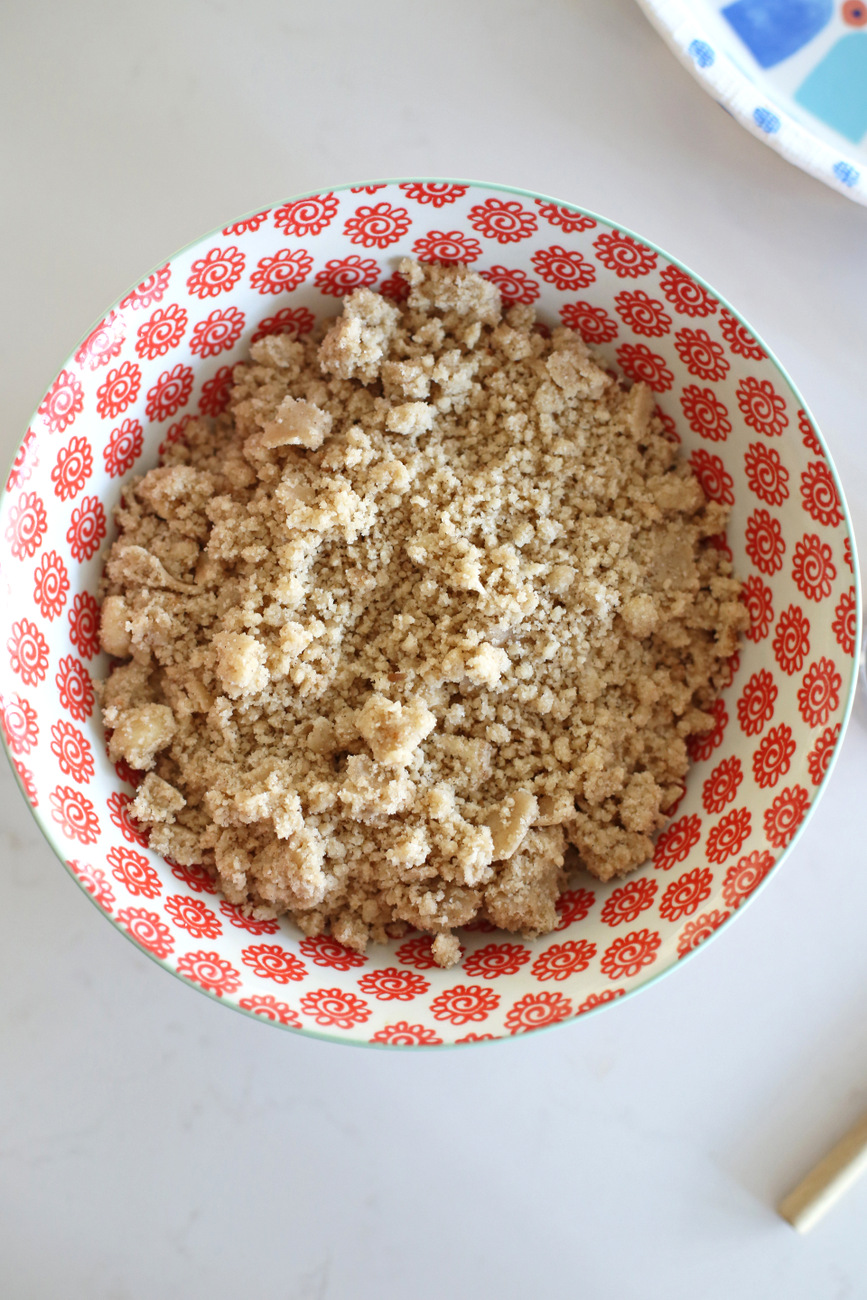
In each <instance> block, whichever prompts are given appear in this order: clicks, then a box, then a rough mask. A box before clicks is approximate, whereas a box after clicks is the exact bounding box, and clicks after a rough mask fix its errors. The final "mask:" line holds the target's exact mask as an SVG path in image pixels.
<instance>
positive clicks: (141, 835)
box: [107, 790, 148, 846]
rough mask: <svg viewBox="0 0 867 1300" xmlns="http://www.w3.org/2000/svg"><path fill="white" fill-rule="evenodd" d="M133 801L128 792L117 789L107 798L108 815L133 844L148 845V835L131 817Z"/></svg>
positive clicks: (124, 836) (125, 837)
mask: <svg viewBox="0 0 867 1300" xmlns="http://www.w3.org/2000/svg"><path fill="white" fill-rule="evenodd" d="M131 803H132V799H131V798H130V796H129V795H128V794H123V793H122V792H121V791H119V790H115V791H114V792H113V793H112V794H110V795H109V797H108V800H107V806H108V815H109V817H110V818H111V820H112V822H113V823H114V825H115V826H116V827H117V829H118V830H119V831H120V833H121V835H122V836H123V838H124V839H125V840H129V842H130V843H131V844H141V845H142V846H145V845H147V842H148V837H147V835H146V834H145V832H144V831H142V830H139V828H138V826H136V824H135V822H134V821H133V820H132V818H131V817H130V814H129V805H130V804H131Z"/></svg>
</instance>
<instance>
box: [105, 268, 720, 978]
mask: <svg viewBox="0 0 867 1300" xmlns="http://www.w3.org/2000/svg"><path fill="white" fill-rule="evenodd" d="M401 270H402V273H403V274H404V276H405V277H406V278H407V280H408V281H409V283H410V286H411V292H410V296H409V299H408V301H407V302H406V303H405V304H404V305H403V306H401V307H397V306H395V305H394V304H392V303H391V302H389V301H388V300H387V299H385V298H383V297H380V296H379V295H377V294H375V293H372V292H370V291H368V290H359V291H357V292H356V293H354V294H352V296H351V297H349V298H348V299H347V300H346V301H345V303H344V305H343V313H342V315H341V316H340V317H339V318H338V319H337V320H335V321H333V322H331V323H330V328H328V330H327V332H326V333H324V336H323V337H321V339H316V338H311V339H308V340H305V341H303V342H297V341H293V340H291V339H289V338H288V337H286V336H273V337H268V338H265V339H262V340H261V341H260V342H258V343H256V344H254V345H253V347H252V348H251V356H252V359H251V360H250V361H249V362H245V363H243V364H241V365H238V366H237V367H236V368H235V372H234V388H233V390H232V397H231V401H230V404H229V409H228V410H227V412H226V413H225V414H224V415H222V416H220V417H219V418H218V419H217V420H216V422H205V421H193V422H192V423H190V424H189V425H188V426H187V429H186V431H185V436H184V440H183V441H181V442H178V443H175V444H174V445H171V446H169V447H168V448H167V450H166V452H165V455H164V458H163V462H164V463H163V464H162V466H161V467H160V468H158V469H154V470H151V471H150V472H149V473H148V474H146V475H144V477H143V478H139V479H137V480H134V481H132V482H130V483H128V484H127V485H126V486H125V489H124V499H123V502H122V504H121V506H120V507H119V508H118V510H117V512H116V518H117V523H118V526H119V529H120V537H119V540H118V541H117V542H116V543H115V544H114V546H113V548H112V550H111V554H110V556H109V559H108V563H107V566H106V570H105V577H104V588H103V595H104V602H103V607H102V633H101V634H102V644H103V646H104V648H105V649H106V650H107V651H108V652H109V653H110V654H112V655H115V656H117V657H118V658H119V659H122V660H125V662H124V663H122V664H119V665H118V666H116V667H115V669H114V671H113V673H112V674H111V675H110V677H109V678H108V680H107V681H106V682H105V683H104V684H103V688H102V702H103V715H104V720H105V725H106V728H107V730H108V731H109V733H110V740H109V750H110V754H111V757H112V760H113V761H115V762H119V761H121V760H123V761H125V762H126V763H127V764H128V765H130V766H131V767H133V768H136V769H139V770H141V771H144V772H146V773H147V775H146V776H145V778H144V780H143V781H142V782H141V784H140V785H139V788H138V792H137V796H136V799H135V801H134V804H133V808H132V811H133V813H134V815H135V817H136V818H137V820H138V821H139V822H140V823H141V824H143V825H144V826H146V827H148V828H149V830H150V844H151V846H152V847H153V848H154V849H156V850H157V851H159V852H161V853H164V854H166V855H168V856H169V857H171V858H173V859H174V860H176V861H178V862H180V863H188V864H192V863H198V862H201V863H204V864H206V865H207V866H210V867H211V869H213V870H214V871H215V872H216V873H217V876H218V877H219V883H220V886H221V888H222V889H223V891H224V892H225V894H226V897H227V898H228V899H230V900H231V901H232V902H235V903H239V904H244V905H247V906H248V907H250V908H252V909H253V910H254V911H255V912H256V914H257V915H263V914H267V915H275V914H277V913H282V912H287V913H288V914H289V915H290V916H291V917H292V918H293V920H294V921H295V922H296V923H297V924H298V926H300V928H301V929H302V930H303V931H304V932H305V933H306V934H319V933H321V932H323V931H329V932H330V933H331V934H333V935H334V936H335V937H336V938H337V939H338V940H339V941H340V942H341V943H344V944H346V945H349V946H350V947H353V948H357V949H362V950H363V949H364V947H365V945H366V943H367V942H368V940H370V939H372V940H375V941H383V940H385V939H386V938H387V937H389V936H394V935H399V934H401V933H403V932H405V931H406V929H407V928H408V927H410V926H415V927H417V928H418V929H420V930H423V931H428V932H430V933H432V934H433V935H435V936H436V937H435V940H434V955H435V957H436V959H437V960H438V961H439V962H440V963H441V964H443V965H449V964H451V963H453V962H454V961H455V960H457V958H458V954H459V945H458V941H457V938H456V936H455V935H454V934H453V931H454V929H455V928H456V927H459V926H462V925H465V924H467V923H468V922H471V921H472V920H473V919H474V918H478V919H485V920H487V921H489V922H491V923H493V924H494V925H496V926H500V927H502V928H504V929H506V930H513V931H519V932H522V933H524V934H539V933H542V932H545V931H549V930H551V929H553V928H554V927H555V926H556V924H557V922H558V915H557V912H556V908H555V903H556V900H557V897H558V894H559V892H560V890H561V889H562V888H563V886H564V884H565V880H566V875H565V870H564V864H565V868H566V869H569V868H571V867H572V866H576V865H583V866H584V867H585V868H586V869H587V870H588V871H590V872H592V873H593V874H594V875H596V876H598V877H600V878H601V879H603V880H606V879H609V878H611V877H613V876H617V875H621V874H622V873H624V872H628V871H631V870H632V869H634V868H635V867H637V866H639V865H640V864H641V863H643V862H644V861H646V859H647V858H648V857H649V856H650V854H651V852H652V842H651V839H650V836H651V835H652V834H653V833H654V832H655V831H656V830H657V829H659V828H660V827H661V826H662V825H663V824H664V823H665V821H666V810H667V809H668V808H670V807H671V806H672V804H673V803H674V801H675V800H676V798H677V796H678V795H679V794H680V791H681V788H682V783H683V777H684V774H685V772H686V769H687V748H686V741H687V738H688V737H689V736H690V735H691V734H692V733H695V732H701V731H704V730H706V729H707V728H708V726H709V725H710V723H711V721H712V719H711V718H710V717H709V715H708V708H709V707H710V705H711V704H712V703H713V701H714V699H715V697H716V694H717V692H718V690H719V689H720V687H721V685H722V684H723V682H724V680H725V676H726V665H725V660H726V659H727V658H728V657H729V656H730V655H731V654H732V652H733V651H734V649H735V643H736V640H737V635H738V632H739V630H740V629H741V628H742V627H743V626H744V622H745V619H746V614H745V610H744V608H743V606H742V605H741V604H740V603H739V601H738V595H739V590H740V589H739V585H738V583H737V582H736V581H735V580H734V579H733V578H732V577H731V571H730V565H729V564H728V562H727V560H726V559H725V558H724V556H723V554H722V552H721V551H720V550H719V549H718V548H716V547H714V546H713V545H711V544H708V542H707V541H706V539H707V538H708V537H709V536H710V535H712V534H716V533H719V532H720V531H721V530H722V528H723V527H724V524H725V512H724V511H723V510H722V509H721V507H719V506H717V505H715V504H713V503H708V502H707V501H706V500H705V498H704V496H703V494H702V490H701V488H700V486H699V484H698V482H697V480H696V478H695V476H694V475H693V474H692V472H691V470H690V468H689V466H688V465H687V464H686V463H685V462H684V461H683V460H682V459H680V458H679V457H678V455H677V450H676V447H675V446H674V445H673V444H672V443H671V442H670V441H669V440H668V439H667V438H666V436H665V434H664V431H663V429H662V426H661V424H660V422H659V421H658V420H657V419H655V418H654V417H653V415H652V409H653V402H652V397H651V394H650V392H649V390H648V389H647V388H646V387H644V386H643V385H641V384H637V385H635V386H634V387H632V388H631V389H628V390H627V389H625V388H623V387H622V386H620V385H619V384H618V383H617V382H616V381H615V380H613V379H612V377H611V376H610V375H609V374H608V373H607V372H606V371H605V370H603V369H601V368H600V366H599V365H598V364H597V363H596V361H594V359H593V357H592V355H591V354H590V352H589V351H588V348H587V347H586V346H585V344H584V343H583V342H582V340H581V338H580V337H579V335H577V334H576V333H574V332H573V331H571V330H569V329H556V330H554V332H553V334H552V335H551V337H550V338H547V337H545V335H544V333H543V332H542V331H540V330H538V329H535V328H534V318H533V312H532V309H530V308H526V307H513V308H512V309H511V310H509V311H507V312H505V314H504V313H503V310H502V307H501V303H500V299H499V296H498V294H497V292H496V290H495V289H494V288H493V287H492V286H491V285H490V284H489V283H488V282H487V281H485V280H484V279H482V278H481V277H480V276H478V275H476V274H474V273H472V272H469V271H467V270H466V269H465V268H463V267H451V268H446V267H422V266H419V265H417V264H414V263H409V262H405V263H403V264H402V266H401ZM570 846H572V849H573V850H574V851H576V852H574V853H572V855H571V860H567V851H568V850H569V847H570Z"/></svg>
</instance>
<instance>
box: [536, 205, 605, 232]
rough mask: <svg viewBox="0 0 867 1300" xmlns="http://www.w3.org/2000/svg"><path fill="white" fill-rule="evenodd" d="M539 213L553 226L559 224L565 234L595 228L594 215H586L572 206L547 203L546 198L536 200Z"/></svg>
mask: <svg viewBox="0 0 867 1300" xmlns="http://www.w3.org/2000/svg"><path fill="white" fill-rule="evenodd" d="M535 203H536V207H537V208H538V209H539V215H540V216H542V217H544V218H545V220H546V221H547V222H549V224H550V225H552V226H559V227H560V229H561V230H562V231H563V234H564V235H572V234H575V233H576V232H578V231H582V230H595V228H596V222H595V221H594V220H593V218H592V217H585V216H584V213H583V212H575V211H573V209H572V208H562V207H558V206H557V204H556V203H546V202H545V200H544V199H536V200H535Z"/></svg>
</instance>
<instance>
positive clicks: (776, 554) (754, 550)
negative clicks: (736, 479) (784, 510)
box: [746, 510, 786, 576]
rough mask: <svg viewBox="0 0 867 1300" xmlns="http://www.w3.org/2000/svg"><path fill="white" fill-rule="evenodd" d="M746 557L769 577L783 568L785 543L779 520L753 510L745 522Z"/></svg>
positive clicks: (761, 511) (760, 511)
mask: <svg viewBox="0 0 867 1300" xmlns="http://www.w3.org/2000/svg"><path fill="white" fill-rule="evenodd" d="M746 549H747V555H748V556H749V557H750V559H751V560H752V562H753V564H754V565H755V566H756V568H757V569H759V570H760V571H761V572H762V573H767V574H768V575H769V576H770V575H771V574H773V573H778V572H779V571H780V569H781V568H782V567H783V555H784V554H785V551H786V543H785V542H784V541H783V530H782V528H781V527H780V521H779V519H774V518H773V516H772V515H769V514H768V512H767V510H754V511H753V513H752V514H751V515H750V517H749V519H748V520H747V540H746Z"/></svg>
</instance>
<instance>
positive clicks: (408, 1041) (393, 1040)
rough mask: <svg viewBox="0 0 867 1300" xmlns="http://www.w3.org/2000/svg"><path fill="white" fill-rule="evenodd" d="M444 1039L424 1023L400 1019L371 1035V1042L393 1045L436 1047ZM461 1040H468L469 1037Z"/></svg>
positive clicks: (485, 1035)
mask: <svg viewBox="0 0 867 1300" xmlns="http://www.w3.org/2000/svg"><path fill="white" fill-rule="evenodd" d="M470 1037H474V1036H473V1035H471V1036H470ZM482 1037H484V1038H491V1037H492V1035H491V1034H484V1035H482ZM442 1041H443V1040H442V1039H441V1038H438V1037H437V1035H436V1034H435V1033H434V1031H433V1030H432V1029H426V1028H425V1027H424V1025H410V1024H408V1023H407V1021H406V1020H398V1021H397V1023H396V1024H394V1025H385V1026H384V1028H382V1029H377V1031H376V1033H375V1034H371V1036H370V1042H371V1043H390V1044H391V1045H392V1046H393V1047H435V1046H436V1045H437V1044H438V1043H441V1042H442ZM460 1041H461V1042H467V1041H468V1039H461V1040H460Z"/></svg>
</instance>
